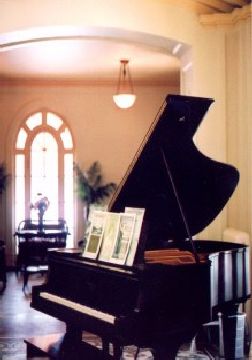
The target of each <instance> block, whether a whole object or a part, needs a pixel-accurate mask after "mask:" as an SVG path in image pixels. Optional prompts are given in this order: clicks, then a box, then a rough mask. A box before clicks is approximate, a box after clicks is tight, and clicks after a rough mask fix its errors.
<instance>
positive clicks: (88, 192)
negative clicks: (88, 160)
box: [74, 161, 116, 215]
mask: <svg viewBox="0 0 252 360" xmlns="http://www.w3.org/2000/svg"><path fill="white" fill-rule="evenodd" d="M74 172H75V174H76V176H77V192H78V195H79V197H80V199H81V201H82V202H83V203H84V204H85V205H86V206H87V215H88V212H89V206H90V204H103V203H104V200H105V198H106V197H108V196H109V195H111V194H112V192H113V191H114V190H115V189H116V184H115V183H113V182H110V183H107V184H104V183H103V175H102V167H101V164H100V163H99V162H98V161H95V162H94V163H93V164H91V166H90V167H89V168H88V170H87V171H86V172H84V171H82V170H81V168H80V166H79V165H78V164H76V163H74Z"/></svg>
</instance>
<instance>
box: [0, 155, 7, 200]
mask: <svg viewBox="0 0 252 360" xmlns="http://www.w3.org/2000/svg"><path fill="white" fill-rule="evenodd" d="M8 178H9V175H8V174H7V173H6V166H5V164H4V163H3V162H2V163H0V195H2V194H3V192H4V191H5V189H6V185H7V180H8Z"/></svg>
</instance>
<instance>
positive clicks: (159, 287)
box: [31, 95, 250, 360]
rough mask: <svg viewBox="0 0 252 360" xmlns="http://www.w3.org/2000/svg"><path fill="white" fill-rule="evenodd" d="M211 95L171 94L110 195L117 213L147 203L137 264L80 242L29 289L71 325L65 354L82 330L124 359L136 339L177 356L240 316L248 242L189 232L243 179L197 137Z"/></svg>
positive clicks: (59, 254) (158, 354) (52, 260)
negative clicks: (95, 252)
mask: <svg viewBox="0 0 252 360" xmlns="http://www.w3.org/2000/svg"><path fill="white" fill-rule="evenodd" d="M212 102H213V100H212V99H206V98H199V97H187V96H179V95H168V96H167V98H166V101H165V103H164V105H163V106H162V108H161V109H160V112H159V114H158V115H157V118H156V119H155V121H154V122H153V124H152V126H151V127H150V129H149V132H148V134H147V135H146V136H145V138H144V140H143V143H142V145H141V147H140V149H139V150H138V152H137V153H136V156H135V158H134V159H133V162H132V164H131V166H130V167H129V169H128V171H127V173H126V175H125V177H124V178H123V180H122V182H121V184H120V185H119V187H118V191H117V192H116V193H115V195H114V197H113V198H112V200H111V203H110V211H113V212H124V208H125V206H131V207H138V208H140V207H141V208H145V215H144V223H143V228H142V232H141V237H140V241H139V245H138V248H137V252H136V256H135V261H134V264H133V266H131V267H129V266H125V265H114V264H111V263H105V262H99V261H96V260H91V259H87V258H84V257H83V256H81V252H80V250H79V249H76V250H70V249H69V250H67V249H61V250H58V251H50V254H49V275H48V280H47V282H46V283H45V284H43V285H41V286H36V287H33V295H32V302H31V306H32V307H33V308H35V309H37V310H39V311H42V312H44V313H46V314H49V315H52V316H54V317H56V318H58V319H60V320H62V321H64V322H65V323H66V325H67V327H66V329H67V331H66V334H65V339H64V346H65V351H66V352H67V351H71V350H69V349H74V345H73V344H77V343H78V342H80V340H81V333H82V331H84V330H86V331H89V332H92V333H94V334H97V335H99V336H100V337H101V338H102V341H103V352H102V357H101V358H114V359H120V355H121V349H122V347H123V346H124V345H129V344H134V345H136V346H138V347H143V346H148V347H152V348H153V349H154V354H155V355H154V358H155V359H165V360H167V359H174V358H175V354H176V353H177V351H178V348H179V346H180V345H181V344H182V343H184V342H185V341H188V340H189V339H192V338H193V336H194V335H195V334H196V333H197V331H198V330H199V328H200V326H201V325H202V324H204V323H206V322H209V321H211V320H215V319H216V318H217V313H218V312H222V313H223V314H235V313H236V311H237V307H238V306H239V304H241V303H245V302H246V301H247V299H248V298H249V297H250V286H249V284H250V280H249V249H248V247H246V246H244V245H240V244H234V243H226V242H225V243H224V242H221V241H209V240H207V241H199V240H197V241H195V240H193V239H192V236H193V235H195V234H197V233H199V232H200V231H201V230H203V229H204V228H205V227H206V226H207V225H208V224H210V223H211V222H212V221H213V220H214V218H215V217H216V216H217V215H218V213H219V212H220V211H221V210H222V209H223V207H224V206H225V204H226V202H227V201H228V199H229V197H230V196H231V195H232V193H233V191H234V189H235V187H236V185H237V183H238V181H239V173H238V171H237V170H236V169H235V168H234V167H232V166H230V165H227V164H222V163H219V162H216V161H213V160H212V159H210V158H208V157H206V156H204V155H203V154H202V153H201V152H200V151H199V150H198V149H197V148H196V146H195V144H194V142H193V136H194V134H195V132H196V130H197V127H198V126H199V124H200V122H201V120H202V118H203V117H204V115H205V113H206V112H207V110H208V108H209V106H210V105H211V103H212ZM109 343H112V344H113V346H114V353H113V356H112V355H109V354H108V344H109ZM62 358H64V356H63V357H62ZM66 358H67V357H66ZM73 358H74V357H73ZM71 359H72V358H71Z"/></svg>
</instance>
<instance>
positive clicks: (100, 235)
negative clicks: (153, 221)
mask: <svg viewBox="0 0 252 360" xmlns="http://www.w3.org/2000/svg"><path fill="white" fill-rule="evenodd" d="M143 215H144V209H140V208H133V207H127V208H125V212H124V213H114V212H108V211H100V210H93V211H92V213H90V219H89V221H90V227H89V232H88V234H87V244H86V247H85V249H84V251H83V256H84V257H88V258H92V259H98V260H99V261H105V262H109V263H115V264H122V265H125V264H126V265H129V266H132V265H133V263H134V258H135V254H136V249H137V244H138V241H139V238H140V233H141V227H142V222H143Z"/></svg>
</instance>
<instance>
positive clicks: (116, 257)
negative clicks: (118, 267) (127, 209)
mask: <svg viewBox="0 0 252 360" xmlns="http://www.w3.org/2000/svg"><path fill="white" fill-rule="evenodd" d="M135 219H136V215H135V214H126V213H121V214H120V221H119V228H118V233H117V237H116V239H115V241H114V245H113V252H112V254H111V257H110V261H111V262H112V263H115V264H122V265H123V264H125V262H126V259H127V255H128V251H129V248H130V244H131V241H132V236H133V230H134V226H135Z"/></svg>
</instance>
